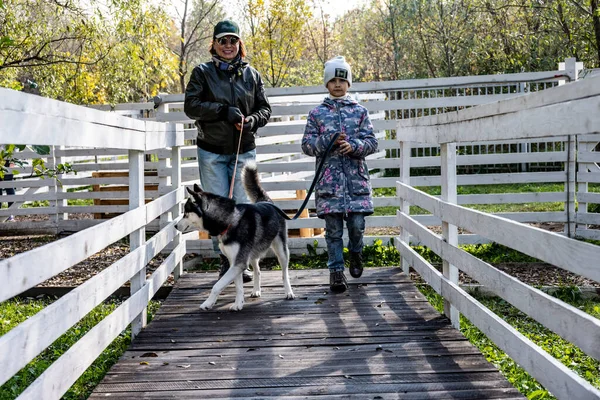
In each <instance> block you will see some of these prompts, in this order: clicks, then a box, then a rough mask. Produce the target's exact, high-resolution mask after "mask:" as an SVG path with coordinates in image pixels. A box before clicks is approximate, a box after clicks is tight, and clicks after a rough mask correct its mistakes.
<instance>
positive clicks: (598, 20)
mask: <svg viewBox="0 0 600 400" xmlns="http://www.w3.org/2000/svg"><path fill="white" fill-rule="evenodd" d="M598 3H599V0H591V1H590V6H591V8H592V21H593V23H594V34H595V36H596V53H597V55H598V60H597V62H598V64H597V66H598V67H600V14H599V13H598Z"/></svg>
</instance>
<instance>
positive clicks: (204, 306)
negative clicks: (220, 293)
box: [200, 300, 213, 310]
mask: <svg viewBox="0 0 600 400" xmlns="http://www.w3.org/2000/svg"><path fill="white" fill-rule="evenodd" d="M212 307H213V305H212V304H211V303H210V301H208V300H206V301H205V302H204V303H202V304H201V305H200V309H201V310H210V309H211V308H212Z"/></svg>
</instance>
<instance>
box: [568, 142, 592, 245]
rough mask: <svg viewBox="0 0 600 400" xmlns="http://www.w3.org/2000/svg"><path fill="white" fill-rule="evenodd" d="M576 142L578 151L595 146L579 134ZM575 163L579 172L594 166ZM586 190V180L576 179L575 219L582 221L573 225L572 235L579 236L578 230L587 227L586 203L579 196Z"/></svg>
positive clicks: (587, 170) (587, 151) (583, 229)
mask: <svg viewBox="0 0 600 400" xmlns="http://www.w3.org/2000/svg"><path fill="white" fill-rule="evenodd" d="M576 143H577V150H578V151H579V152H580V153H586V154H587V153H589V152H590V151H592V150H594V147H595V146H596V144H595V143H589V142H587V141H584V140H582V139H581V137H580V136H579V137H577V141H576ZM576 165H577V170H578V171H579V172H580V173H587V172H590V171H591V170H592V168H593V167H595V166H596V165H595V164H593V163H583V162H577V163H576ZM590 167H592V168H590ZM588 191H589V185H588V182H587V181H585V180H581V181H577V192H576V194H577V200H578V205H577V211H576V214H575V220H576V221H584V222H583V223H578V224H576V225H575V231H574V232H572V233H573V235H574V236H580V235H579V234H578V232H582V231H585V230H587V229H588V225H587V224H586V223H585V221H586V220H587V213H588V203H587V202H583V201H581V200H580V198H584V197H583V196H585V193H588ZM580 195H581V196H580ZM582 233H583V232H582Z"/></svg>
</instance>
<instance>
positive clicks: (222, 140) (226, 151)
mask: <svg viewBox="0 0 600 400" xmlns="http://www.w3.org/2000/svg"><path fill="white" fill-rule="evenodd" d="M210 53H211V54H212V60H211V61H209V62H207V63H204V64H200V65H198V66H197V67H195V68H194V70H193V71H192V76H191V78H190V81H189V82H188V85H187V87H186V89H185V105H184V111H185V113H186V115H187V116H188V117H190V118H192V119H194V120H195V121H196V122H195V124H196V127H197V128H198V136H197V139H196V144H197V146H198V168H199V171H200V183H201V185H202V188H203V189H204V190H206V191H208V192H211V193H215V194H218V195H221V196H225V197H228V196H229V188H230V185H231V181H232V179H233V180H234V183H233V185H234V186H233V199H234V200H235V201H236V202H237V203H248V202H249V200H248V197H247V196H246V193H245V192H244V188H243V186H242V181H241V172H242V169H243V168H242V167H243V165H244V164H245V163H246V162H247V161H249V160H255V159H256V150H255V148H256V143H255V140H254V139H255V134H256V130H257V129H258V128H260V127H262V126H265V125H266V124H267V122H268V121H269V118H270V116H271V106H270V105H269V101H268V100H267V96H266V95H265V90H264V85H263V81H262V78H261V76H260V74H259V73H258V71H256V70H255V69H254V68H252V67H251V66H249V65H248V63H246V62H245V61H244V57H245V56H246V48H245V46H244V43H243V42H242V40H241V38H240V30H239V27H238V25H237V24H236V23H235V22H233V21H229V20H225V21H221V22H219V23H218V24H216V25H215V27H214V31H213V40H212V43H211V45H210ZM240 129H241V130H242V133H241V135H242V136H241V142H240V136H239V135H240ZM238 145H239V157H238V165H237V169H236V174H235V177H233V170H234V166H235V160H236V155H237V152H238ZM212 239H213V247H214V249H215V251H216V252H217V253H219V255H220V258H221V269H220V273H219V276H222V275H223V274H224V273H225V272H226V271H227V269H228V268H229V262H228V260H227V258H226V257H225V256H223V255H222V254H220V251H219V249H218V241H217V238H214V237H213V238H212ZM251 279H252V276H251V275H250V273H249V272H248V271H245V272H244V281H245V282H249V281H250V280H251Z"/></svg>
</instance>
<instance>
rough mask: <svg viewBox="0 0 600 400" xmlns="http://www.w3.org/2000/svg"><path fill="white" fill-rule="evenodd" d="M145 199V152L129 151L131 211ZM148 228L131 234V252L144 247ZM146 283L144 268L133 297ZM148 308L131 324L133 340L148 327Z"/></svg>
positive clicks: (133, 281) (134, 279) (134, 281)
mask: <svg viewBox="0 0 600 400" xmlns="http://www.w3.org/2000/svg"><path fill="white" fill-rule="evenodd" d="M144 204H145V199H144V152H143V151H139V150H129V209H130V210H133V209H136V208H138V207H143V206H144ZM145 236H146V228H145V227H143V228H140V229H138V230H136V231H134V232H132V233H130V234H129V251H133V250H135V249H137V248H138V247H140V246H142V244H143V243H144V241H145ZM145 283H146V266H144V267H143V268H142V269H141V270H140V271H139V272H138V273H137V274H136V275H134V276H133V277H132V278H131V280H130V285H131V288H130V292H131V295H133V294H134V293H135V292H137V291H138V290H140V289H141V288H142V287H143V286H144V284H145ZM146 310H147V309H146V308H144V310H143V311H142V312H141V313H140V314H139V315H138V316H137V317H135V318H134V320H133V321H132V323H131V339H132V340H133V338H135V336H136V335H137V334H138V333H140V331H141V330H142V328H144V327H145V326H146V323H147V318H146Z"/></svg>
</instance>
